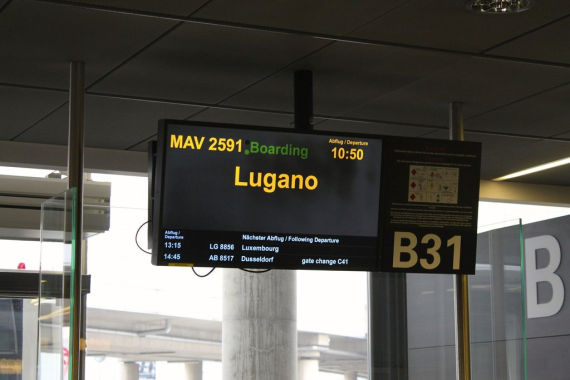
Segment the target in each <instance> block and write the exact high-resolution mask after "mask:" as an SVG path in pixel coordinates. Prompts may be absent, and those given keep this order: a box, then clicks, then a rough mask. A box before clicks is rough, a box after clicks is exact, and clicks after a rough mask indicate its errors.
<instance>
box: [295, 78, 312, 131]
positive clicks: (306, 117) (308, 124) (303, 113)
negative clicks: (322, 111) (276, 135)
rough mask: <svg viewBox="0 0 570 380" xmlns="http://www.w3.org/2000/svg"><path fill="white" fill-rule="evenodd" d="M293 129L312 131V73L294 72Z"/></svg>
mask: <svg viewBox="0 0 570 380" xmlns="http://www.w3.org/2000/svg"><path fill="white" fill-rule="evenodd" d="M294 95H295V129H300V130H306V131H310V130H312V129H313V72H312V71H309V70H299V71H295V90H294Z"/></svg>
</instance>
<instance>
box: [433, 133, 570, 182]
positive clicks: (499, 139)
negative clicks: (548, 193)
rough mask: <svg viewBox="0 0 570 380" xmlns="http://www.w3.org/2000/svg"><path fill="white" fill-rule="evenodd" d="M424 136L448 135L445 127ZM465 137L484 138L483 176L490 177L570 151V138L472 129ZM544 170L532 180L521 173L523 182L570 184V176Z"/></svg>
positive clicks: (482, 177) (542, 161) (558, 157)
mask: <svg viewBox="0 0 570 380" xmlns="http://www.w3.org/2000/svg"><path fill="white" fill-rule="evenodd" d="M425 137H427V138H438V139H448V137H447V132H446V131H438V132H435V133H431V134H429V135H427V136H425ZM465 141H477V142H481V144H482V159H481V179H487V180H491V179H493V178H497V177H500V176H503V175H506V174H509V173H513V172H516V171H519V170H523V169H527V168H530V167H533V166H537V165H540V164H543V163H546V162H551V161H555V160H559V159H561V158H564V157H568V155H569V153H570V141H569V142H560V141H549V140H535V139H524V138H516V137H505V136H496V135H484V134H479V133H469V132H465ZM543 173H544V174H542V175H540V176H536V177H534V178H532V180H531V178H530V176H529V177H526V176H525V177H526V178H525V177H520V178H521V179H520V182H527V183H538V184H544V185H565V186H567V185H570V176H568V177H566V178H559V177H558V176H557V175H556V173H555V172H553V171H545V172H543Z"/></svg>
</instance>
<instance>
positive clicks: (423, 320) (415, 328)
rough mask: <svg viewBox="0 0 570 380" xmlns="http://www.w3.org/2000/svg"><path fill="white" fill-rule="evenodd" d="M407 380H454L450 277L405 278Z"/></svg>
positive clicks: (451, 279) (427, 275)
mask: <svg viewBox="0 0 570 380" xmlns="http://www.w3.org/2000/svg"><path fill="white" fill-rule="evenodd" d="M406 282H407V304H408V368H409V379H410V380H415V379H418V380H420V379H421V380H455V371H456V361H455V317H454V315H455V307H454V294H455V293H454V282H453V276H451V275H438V274H411V273H408V274H407V275H406Z"/></svg>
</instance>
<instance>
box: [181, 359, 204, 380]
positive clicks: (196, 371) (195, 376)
mask: <svg viewBox="0 0 570 380" xmlns="http://www.w3.org/2000/svg"><path fill="white" fill-rule="evenodd" d="M184 380H202V362H188V363H184Z"/></svg>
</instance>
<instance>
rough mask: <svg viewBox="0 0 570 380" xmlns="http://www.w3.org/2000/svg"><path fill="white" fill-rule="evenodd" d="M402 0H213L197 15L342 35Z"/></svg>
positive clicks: (402, 0) (399, 3)
mask: <svg viewBox="0 0 570 380" xmlns="http://www.w3.org/2000/svg"><path fill="white" fill-rule="evenodd" d="M403 3H405V0H384V1H377V0H359V1H345V0H313V1H306V0H277V1H275V0H274V1H267V0H250V1H235V0H214V1H212V2H210V3H209V4H208V5H207V6H205V7H204V8H203V9H202V10H200V12H198V13H197V14H196V16H197V17H201V18H207V19H212V20H222V21H229V22H236V23H244V24H255V25H263V26H269V27H274V28H284V29H294V30H300V31H310V32H317V33H329V34H336V35H342V34H345V33H348V32H350V31H352V30H354V29H355V28H356V27H358V26H360V25H363V24H365V23H366V22H368V21H370V20H372V19H374V18H376V17H378V16H380V15H383V14H385V13H386V12H388V11H390V10H392V9H393V8H395V7H398V6H400V5H401V4H403Z"/></svg>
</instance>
